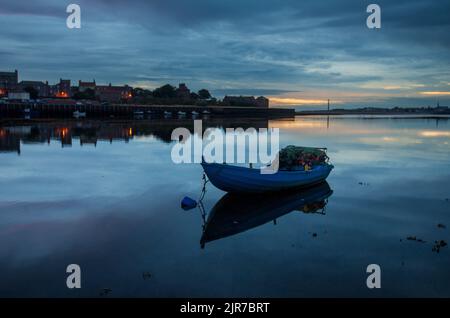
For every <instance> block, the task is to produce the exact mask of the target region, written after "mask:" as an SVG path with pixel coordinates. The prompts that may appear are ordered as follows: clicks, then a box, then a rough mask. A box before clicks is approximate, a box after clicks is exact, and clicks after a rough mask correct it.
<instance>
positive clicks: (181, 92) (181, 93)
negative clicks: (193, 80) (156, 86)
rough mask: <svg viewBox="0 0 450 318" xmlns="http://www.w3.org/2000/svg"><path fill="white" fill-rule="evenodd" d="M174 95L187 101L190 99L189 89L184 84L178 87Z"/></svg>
mask: <svg viewBox="0 0 450 318" xmlns="http://www.w3.org/2000/svg"><path fill="white" fill-rule="evenodd" d="M176 93H177V97H178V98H183V99H188V98H190V97H191V91H190V90H189V88H188V87H187V86H186V84H185V83H180V84H179V85H178V88H177V90H176Z"/></svg>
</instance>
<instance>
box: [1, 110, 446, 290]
mask: <svg viewBox="0 0 450 318" xmlns="http://www.w3.org/2000/svg"><path fill="white" fill-rule="evenodd" d="M221 123H222V124H223V125H224V126H225V127H239V126H244V128H245V127H250V126H252V127H256V128H258V127H279V128H280V129H281V144H282V145H288V144H296V145H304V146H319V147H328V154H329V156H330V157H331V160H332V163H333V164H334V165H335V169H334V171H333V172H332V174H331V175H330V177H329V178H328V186H329V190H332V194H331V195H329V196H325V197H326V198H324V197H323V196H321V193H320V191H319V190H321V191H323V188H322V189H319V190H314V189H313V190H312V191H310V192H308V193H306V194H305V193H301V192H300V193H298V194H293V195H291V194H284V195H281V194H280V195H279V197H277V196H275V197H273V196H266V197H264V198H254V197H250V198H241V199H239V198H235V197H232V198H229V197H224V196H225V193H224V192H222V191H220V190H217V189H215V188H214V187H213V186H212V185H211V184H208V185H207V192H206V195H205V198H204V200H203V203H204V210H205V213H206V215H205V221H206V220H208V217H209V219H210V220H209V223H206V225H207V227H206V228H207V231H209V233H207V235H209V237H210V238H213V236H214V235H216V236H217V237H216V238H217V239H215V240H211V241H206V242H205V241H203V243H205V244H204V246H203V248H202V245H201V242H200V241H201V239H202V236H203V238H205V234H204V233H203V228H204V227H203V226H204V225H205V224H204V222H205V221H204V220H203V218H202V214H201V212H200V211H199V210H198V209H194V210H191V211H184V210H182V209H181V208H180V201H181V199H182V198H183V197H184V196H186V195H188V196H191V197H193V198H197V197H198V196H199V195H200V191H201V186H202V182H201V177H202V169H201V167H200V166H199V165H195V164H191V165H187V164H182V165H175V164H173V163H172V161H171V158H170V151H171V149H172V145H173V144H172V143H171V142H170V134H171V131H172V129H173V128H175V127H178V126H187V127H188V128H192V127H191V126H192V121H190V120H183V121H177V120H165V121H161V120H152V121H138V122H114V123H113V122H110V123H99V122H79V123H77V122H70V121H67V122H52V123H47V124H44V123H41V124H25V125H23V124H21V125H19V124H15V123H11V124H8V125H3V126H1V128H0V151H1V152H0V163H1V164H0V296H3V297H5V296H11V297H18V296H33V297H38V296H50V297H80V296H87V297H98V296H100V297H119V296H125V297H134V296H139V297H142V296H143V297H216V296H220V297H222V296H223V297H227V296H242V297H246V296H254V297H259V296H269V297H285V296H286V297H315V296H333V297H334V296H357V297H379V296H387V297H391V296H408V297H419V296H424V297H430V296H437V297H443V296H447V297H448V296H450V271H449V270H448V268H449V265H450V250H449V247H448V246H446V247H442V248H441V249H440V250H439V252H437V251H433V246H434V245H435V241H440V240H444V241H445V242H447V243H448V242H450V202H449V198H450V144H449V142H450V121H449V120H447V119H446V118H440V119H433V118H378V117H374V118H359V117H341V118H327V117H307V118H297V119H296V120H295V121H265V120H251V119H242V120H240V121H230V120H226V121H224V120H221V119H215V120H210V121H208V122H207V123H204V125H205V126H211V127H215V126H217V125H220V124H221ZM223 197H224V198H223ZM305 197H306V198H307V200H306V201H307V202H306V203H308V204H304V203H301V200H300V201H296V200H298V199H299V198H300V199H302V198H305ZM298 202H300V203H298ZM297 203H298V207H294V206H297ZM212 210H214V214H213V215H212V217H211V214H210V212H211V211H212ZM274 211H275V212H274ZM274 220H275V221H274ZM265 222H267V223H265ZM260 223H264V224H262V225H261V224H260ZM438 225H439V226H438ZM408 237H410V239H409V240H408V239H407V238H408ZM412 237H415V240H412V239H411V238H412ZM72 263H75V264H79V265H80V266H81V270H82V288H81V289H79V290H69V289H68V288H67V287H66V277H67V274H66V267H67V265H69V264H72ZM369 264H378V265H380V267H381V289H377V290H370V289H368V288H367V287H366V278H367V276H368V274H367V273H366V267H367V265H369ZM104 288H108V289H111V292H110V293H109V294H108V295H106V296H101V294H102V290H103V289H104Z"/></svg>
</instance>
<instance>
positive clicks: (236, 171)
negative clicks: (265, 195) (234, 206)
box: [202, 162, 334, 193]
mask: <svg viewBox="0 0 450 318" xmlns="http://www.w3.org/2000/svg"><path fill="white" fill-rule="evenodd" d="M202 167H203V170H204V171H205V173H206V175H207V176H208V179H209V180H210V181H211V183H212V184H213V185H214V186H215V187H217V188H219V189H221V190H223V191H226V192H231V193H242V192H247V193H262V192H274V191H281V190H284V189H292V188H301V187H307V186H311V185H314V184H317V183H320V182H322V181H324V180H325V179H326V178H327V177H328V175H329V174H330V172H331V170H332V169H333V168H334V167H333V166H332V165H330V164H326V165H320V166H316V167H314V168H313V169H312V170H309V171H283V170H280V171H278V172H277V173H274V174H261V171H260V169H251V168H246V167H239V166H232V165H227V164H218V163H205V162H204V163H202Z"/></svg>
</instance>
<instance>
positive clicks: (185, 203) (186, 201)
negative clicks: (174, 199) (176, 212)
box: [181, 197, 197, 211]
mask: <svg viewBox="0 0 450 318" xmlns="http://www.w3.org/2000/svg"><path fill="white" fill-rule="evenodd" d="M196 206H197V201H195V200H194V199H192V198H190V197H184V198H183V200H181V208H182V209H183V210H186V211H187V210H191V209H193V208H195V207H196Z"/></svg>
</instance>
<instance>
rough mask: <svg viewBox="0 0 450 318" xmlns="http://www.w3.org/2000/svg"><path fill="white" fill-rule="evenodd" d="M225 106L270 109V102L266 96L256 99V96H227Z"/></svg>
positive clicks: (224, 100) (224, 101)
mask: <svg viewBox="0 0 450 318" xmlns="http://www.w3.org/2000/svg"><path fill="white" fill-rule="evenodd" d="M223 104H224V105H225V106H252V107H264V108H268V107H269V100H268V99H267V98H265V97H264V96H260V97H258V98H255V97H254V96H225V98H224V99H223Z"/></svg>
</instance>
